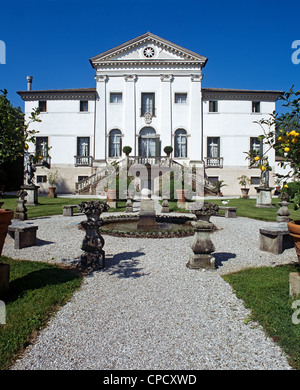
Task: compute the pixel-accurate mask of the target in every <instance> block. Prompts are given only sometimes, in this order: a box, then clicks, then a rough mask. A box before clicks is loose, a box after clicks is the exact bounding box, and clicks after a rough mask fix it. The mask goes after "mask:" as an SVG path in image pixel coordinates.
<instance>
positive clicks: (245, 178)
mask: <svg viewBox="0 0 300 390" xmlns="http://www.w3.org/2000/svg"><path fill="white" fill-rule="evenodd" d="M237 179H238V180H239V185H240V186H241V191H242V196H241V198H242V199H248V193H249V190H250V188H247V184H248V185H250V184H251V180H250V179H249V177H248V176H246V175H242V176H240V177H238V178H237Z"/></svg>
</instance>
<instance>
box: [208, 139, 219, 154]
mask: <svg viewBox="0 0 300 390" xmlns="http://www.w3.org/2000/svg"><path fill="white" fill-rule="evenodd" d="M207 157H210V158H219V157H220V137H207Z"/></svg>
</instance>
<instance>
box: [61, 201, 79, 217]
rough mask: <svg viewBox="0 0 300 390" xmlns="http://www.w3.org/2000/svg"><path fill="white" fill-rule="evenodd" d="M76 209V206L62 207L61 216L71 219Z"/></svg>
mask: <svg viewBox="0 0 300 390" xmlns="http://www.w3.org/2000/svg"><path fill="white" fill-rule="evenodd" d="M76 208H77V205H75V204H72V205H67V206H63V216H64V217H72V216H73V214H74V209H76Z"/></svg>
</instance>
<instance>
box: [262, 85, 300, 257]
mask: <svg viewBox="0 0 300 390" xmlns="http://www.w3.org/2000/svg"><path fill="white" fill-rule="evenodd" d="M279 100H281V101H282V102H283V104H282V105H283V107H285V111H284V112H283V113H278V112H276V111H274V112H273V114H272V115H271V117H270V119H268V120H264V119H263V120H260V121H258V122H257V123H258V124H259V125H260V126H261V128H262V129H263V134H262V135H261V136H260V139H261V140H262V141H263V142H264V143H265V144H267V146H268V148H269V149H270V148H273V149H274V150H275V152H276V156H278V157H281V162H280V166H281V167H282V168H284V169H285V172H286V174H277V175H276V176H277V177H278V178H279V179H280V180H281V182H282V183H283V189H284V190H287V191H288V190H289V187H290V186H291V183H296V190H295V191H294V192H293V197H292V198H291V199H290V201H291V202H293V204H294V209H295V210H299V208H300V185H299V183H300V91H296V92H295V91H294V89H293V87H292V88H291V89H290V90H289V91H288V92H285V93H283V94H282V95H281V96H280V98H279ZM288 229H289V231H290V235H291V236H292V238H293V239H294V243H295V249H296V253H297V255H298V261H299V263H300V214H299V218H296V220H294V221H290V222H289V223H288Z"/></svg>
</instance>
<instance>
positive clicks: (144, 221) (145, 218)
mask: <svg viewBox="0 0 300 390" xmlns="http://www.w3.org/2000/svg"><path fill="white" fill-rule="evenodd" d="M137 228H138V229H139V230H142V231H153V230H157V222H156V213H155V209H154V201H153V200H152V199H149V198H144V199H142V200H141V205H140V213H139V221H138V224H137Z"/></svg>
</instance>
